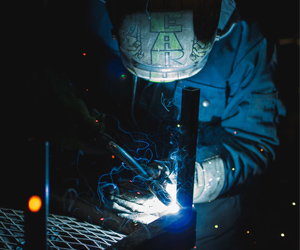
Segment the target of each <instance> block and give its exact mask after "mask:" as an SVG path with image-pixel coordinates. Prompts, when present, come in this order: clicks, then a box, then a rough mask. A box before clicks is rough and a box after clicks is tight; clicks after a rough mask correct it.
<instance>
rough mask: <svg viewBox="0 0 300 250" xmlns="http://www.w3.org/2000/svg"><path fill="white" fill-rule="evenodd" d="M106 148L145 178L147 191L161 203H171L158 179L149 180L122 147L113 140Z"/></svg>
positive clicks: (147, 175)
mask: <svg viewBox="0 0 300 250" xmlns="http://www.w3.org/2000/svg"><path fill="white" fill-rule="evenodd" d="M107 148H108V149H109V150H110V152H112V153H113V154H115V155H116V156H117V157H118V158H120V159H121V160H122V161H123V162H124V163H125V164H126V165H127V166H128V167H129V168H130V169H131V170H132V171H133V172H134V173H135V174H137V175H139V176H141V177H142V178H145V180H146V182H145V184H146V185H147V187H148V189H149V191H150V192H151V193H152V194H154V195H155V196H156V197H157V198H158V199H159V200H160V201H161V202H162V203H163V204H165V205H166V206H169V205H170V204H171V203H173V199H172V197H171V196H170V194H169V193H168V192H167V191H166V189H165V188H164V186H163V185H162V184H161V183H160V182H159V181H158V180H153V179H152V180H151V176H150V175H149V174H148V173H147V172H146V170H145V169H144V168H143V167H142V166H141V165H140V164H139V163H138V162H137V161H136V160H135V159H134V158H133V157H132V156H131V155H130V154H128V153H127V152H126V151H125V150H124V149H123V148H121V147H120V146H119V145H118V144H116V143H115V142H113V141H109V142H108V144H107Z"/></svg>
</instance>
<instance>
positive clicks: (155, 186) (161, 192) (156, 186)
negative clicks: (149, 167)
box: [148, 180, 172, 206]
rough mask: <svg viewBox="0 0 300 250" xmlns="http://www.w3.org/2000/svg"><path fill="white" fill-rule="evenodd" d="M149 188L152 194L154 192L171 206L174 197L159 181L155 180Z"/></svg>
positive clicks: (164, 202)
mask: <svg viewBox="0 0 300 250" xmlns="http://www.w3.org/2000/svg"><path fill="white" fill-rule="evenodd" d="M148 188H149V190H150V192H151V193H152V194H154V195H155V196H156V197H157V198H158V199H159V200H160V201H161V202H162V203H163V204H165V205H166V206H169V205H170V204H171V203H172V197H171V196H170V194H169V193H168V192H167V191H166V189H165V188H164V187H163V186H162V184H160V183H159V182H158V181H156V180H154V181H152V182H151V183H150V184H149V185H148Z"/></svg>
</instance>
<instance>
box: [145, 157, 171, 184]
mask: <svg viewBox="0 0 300 250" xmlns="http://www.w3.org/2000/svg"><path fill="white" fill-rule="evenodd" d="M172 164H173V162H172V161H171V160H169V159H165V160H155V161H153V162H152V163H150V164H149V165H143V164H142V166H143V167H144V169H145V170H146V172H147V173H148V174H149V176H150V178H151V179H154V180H159V181H160V182H161V183H164V182H165V181H167V182H169V183H171V182H170V178H169V177H170V174H171V172H172Z"/></svg>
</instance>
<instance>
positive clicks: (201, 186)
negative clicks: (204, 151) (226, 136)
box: [193, 156, 225, 203]
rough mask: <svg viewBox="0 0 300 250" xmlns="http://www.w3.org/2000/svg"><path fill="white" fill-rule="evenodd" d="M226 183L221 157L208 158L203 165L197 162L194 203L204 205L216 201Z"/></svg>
mask: <svg viewBox="0 0 300 250" xmlns="http://www.w3.org/2000/svg"><path fill="white" fill-rule="evenodd" d="M224 182H225V169H224V162H223V160H222V159H221V158H220V157H219V156H214V157H211V158H208V159H206V160H205V161H204V162H203V163H202V164H199V163H198V162H196V166H195V179H194V199H193V202H194V203H203V202H208V201H212V200H214V199H216V198H217V197H218V195H219V194H220V192H221V190H222V188H223V186H224Z"/></svg>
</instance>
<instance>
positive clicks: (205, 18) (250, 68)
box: [87, 0, 285, 250]
mask: <svg viewBox="0 0 300 250" xmlns="http://www.w3.org/2000/svg"><path fill="white" fill-rule="evenodd" d="M88 26H89V29H90V31H91V33H93V35H94V36H96V37H97V38H98V39H99V46H101V47H102V48H101V51H104V52H103V53H104V54H105V56H103V57H102V58H101V60H102V61H101V62H99V64H100V65H99V67H98V66H97V67H94V69H93V70H94V72H93V76H96V75H98V80H97V81H96V80H95V81H94V85H93V89H92V88H91V89H89V91H88V95H89V99H90V100H95V99H97V98H98V99H99V100H101V101H102V103H100V104H99V103H98V107H103V106H105V102H107V100H106V101H105V100H104V98H102V99H101V98H99V96H101V95H102V97H103V96H109V97H110V98H109V104H110V105H107V104H106V106H110V108H111V107H112V106H113V107H115V110H116V111H115V112H114V115H116V117H117V118H118V119H119V121H120V124H122V125H123V126H127V125H128V126H127V128H128V127H130V126H131V127H132V128H133V129H132V130H135V131H141V132H143V133H146V134H148V135H149V138H151V140H153V141H155V140H156V145H157V150H158V152H159V153H158V155H159V156H160V157H161V158H160V159H156V160H157V161H158V162H159V161H160V160H162V161H165V160H166V159H169V160H170V161H171V160H174V158H172V157H171V155H170V153H174V152H170V151H169V150H168V149H170V148H172V146H170V143H171V144H172V143H174V141H172V140H171V139H170V138H171V135H170V134H167V131H168V130H167V129H165V128H166V127H167V126H164V125H166V124H167V125H169V127H172V126H173V127H180V122H179V121H180V113H181V93H182V89H183V88H185V87H193V88H199V89H200V106H199V118H198V119H199V125H198V138H197V154H196V162H197V163H196V171H195V185H194V200H193V202H194V207H195V209H196V210H197V227H196V230H197V237H196V247H197V249H209V250H213V249H218V250H220V249H238V239H237V235H238V231H239V229H240V223H241V218H242V216H243V211H244V209H243V204H244V197H245V193H246V192H247V193H251V192H252V189H251V188H252V186H253V185H254V186H255V183H256V181H257V178H258V176H260V175H261V174H262V173H264V171H265V170H266V168H267V167H268V166H269V165H270V164H271V163H272V161H273V160H274V159H275V148H276V146H278V145H279V139H278V137H277V132H276V125H277V123H278V117H279V116H280V115H284V113H285V109H284V107H283V106H282V104H281V102H280V100H279V99H278V90H277V88H276V86H275V84H274V73H275V70H276V65H277V59H276V47H275V46H274V45H273V44H272V43H269V42H268V41H267V39H266V38H265V37H264V36H263V34H262V32H261V31H260V29H259V27H258V25H257V24H256V23H248V22H246V21H241V20H240V18H239V13H238V10H237V8H236V4H235V2H234V0H211V1H205V0H195V1H188V0H185V1H180V0H178V1H177V0H164V1H158V0H157V1H156V0H142V1H134V0H127V1H124V0H106V2H105V1H99V0H90V1H89V13H88ZM87 57H88V53H87ZM100 66H101V67H100ZM96 68H97V69H96ZM89 72H91V70H90V71H89ZM90 82H92V81H90ZM90 85H91V84H90ZM96 90H99V92H97V91H96ZM128 103H129V105H128ZM103 104H104V105H103ZM93 105H94V106H97V104H95V102H94V103H93ZM96 108H97V107H96ZM99 110H100V112H103V113H105V109H104V110H101V108H99ZM91 121H92V119H91ZM101 122H102V120H99V123H101ZM103 122H104V120H103ZM169 127H168V128H169ZM162 129H164V130H162ZM150 135H151V136H152V135H156V137H151V136H150ZM162 141H164V142H165V144H163V143H160V142H162Z"/></svg>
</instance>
